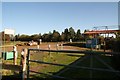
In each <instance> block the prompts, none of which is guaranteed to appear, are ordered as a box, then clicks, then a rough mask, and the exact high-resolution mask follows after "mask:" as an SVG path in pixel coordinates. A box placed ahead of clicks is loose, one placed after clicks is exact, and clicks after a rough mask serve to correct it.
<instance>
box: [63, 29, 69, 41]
mask: <svg viewBox="0 0 120 80" xmlns="http://www.w3.org/2000/svg"><path fill="white" fill-rule="evenodd" d="M64 35H65V38H64V39H65V41H69V39H70V34H69V31H68V29H67V28H66V29H65V30H64Z"/></svg>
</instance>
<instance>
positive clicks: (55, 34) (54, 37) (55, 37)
mask: <svg viewBox="0 0 120 80" xmlns="http://www.w3.org/2000/svg"><path fill="white" fill-rule="evenodd" d="M52 41H53V42H57V41H60V34H59V32H58V31H55V30H53V34H52Z"/></svg>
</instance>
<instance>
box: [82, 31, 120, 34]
mask: <svg viewBox="0 0 120 80" xmlns="http://www.w3.org/2000/svg"><path fill="white" fill-rule="evenodd" d="M116 32H120V30H92V31H87V32H85V33H84V34H105V33H116Z"/></svg>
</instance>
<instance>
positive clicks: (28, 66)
mask: <svg viewBox="0 0 120 80" xmlns="http://www.w3.org/2000/svg"><path fill="white" fill-rule="evenodd" d="M29 61H30V50H29V49H28V54H27V80H29V74H30V73H29V69H30V64H29Z"/></svg>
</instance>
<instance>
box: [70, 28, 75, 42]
mask: <svg viewBox="0 0 120 80" xmlns="http://www.w3.org/2000/svg"><path fill="white" fill-rule="evenodd" d="M69 35H70V39H72V40H73V41H74V40H75V31H74V29H73V28H72V27H70V28H69Z"/></svg>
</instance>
